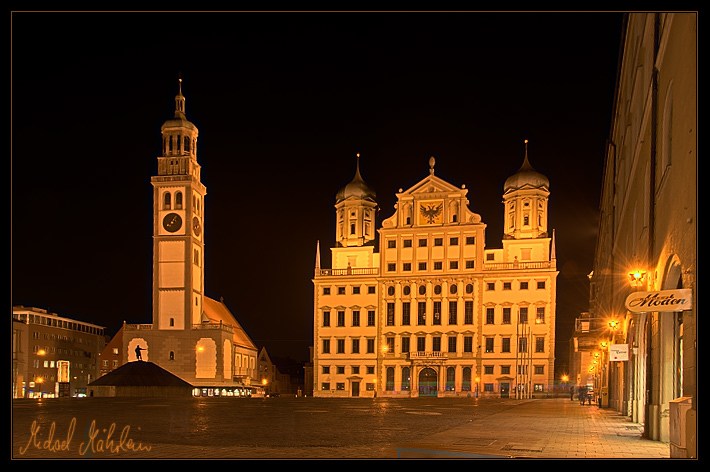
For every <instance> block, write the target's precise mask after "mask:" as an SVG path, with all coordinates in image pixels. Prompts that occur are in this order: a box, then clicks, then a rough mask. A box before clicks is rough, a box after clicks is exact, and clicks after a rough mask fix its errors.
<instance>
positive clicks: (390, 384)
mask: <svg viewBox="0 0 710 472" xmlns="http://www.w3.org/2000/svg"><path fill="white" fill-rule="evenodd" d="M385 390H388V391H390V392H391V391H393V390H394V367H387V381H386V383H385Z"/></svg>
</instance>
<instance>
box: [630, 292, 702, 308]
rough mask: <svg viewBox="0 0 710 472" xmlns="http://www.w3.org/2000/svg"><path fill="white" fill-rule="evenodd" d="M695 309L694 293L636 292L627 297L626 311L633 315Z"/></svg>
mask: <svg viewBox="0 0 710 472" xmlns="http://www.w3.org/2000/svg"><path fill="white" fill-rule="evenodd" d="M692 307H693V295H692V291H691V290H690V289H688V288H685V289H678V290H658V291H655V292H634V293H632V294H631V295H629V296H628V297H626V309H627V310H629V311H631V312H633V313H644V312H648V311H684V310H690V309H691V308H692Z"/></svg>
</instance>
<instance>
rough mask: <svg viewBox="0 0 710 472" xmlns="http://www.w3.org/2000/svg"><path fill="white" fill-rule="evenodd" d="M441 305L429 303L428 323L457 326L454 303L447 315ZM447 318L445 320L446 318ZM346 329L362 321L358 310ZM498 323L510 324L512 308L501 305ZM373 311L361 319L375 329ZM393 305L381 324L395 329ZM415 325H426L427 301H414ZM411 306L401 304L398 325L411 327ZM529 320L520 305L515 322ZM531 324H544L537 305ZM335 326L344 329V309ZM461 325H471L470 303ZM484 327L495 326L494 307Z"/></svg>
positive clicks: (326, 323) (327, 319)
mask: <svg viewBox="0 0 710 472" xmlns="http://www.w3.org/2000/svg"><path fill="white" fill-rule="evenodd" d="M441 307H442V304H441V302H440V301H433V302H432V308H433V314H432V316H431V324H432V325H433V326H437V325H441V324H442V322H443V321H442V320H443V319H448V324H449V325H458V320H459V310H458V300H449V303H448V308H449V310H448V313H446V314H443V313H442V311H441ZM447 315H448V317H447ZM350 316H351V319H350V326H361V323H362V322H363V321H362V320H361V315H360V310H351V312H350ZM500 316H501V318H500V324H503V325H509V324H512V307H509V306H505V307H502V309H501V312H500ZM375 318H376V316H375V310H368V311H367V317H366V319H365V326H375V322H376V320H375ZM395 318H396V315H395V304H394V303H393V302H388V303H387V317H386V319H385V324H386V325H387V326H395ZM415 320H416V324H417V325H418V326H426V325H427V322H428V316H427V302H417V313H416V318H415ZM412 321H413V320H412V303H411V302H401V318H400V326H411V325H412ZM529 322H530V320H529V307H525V306H521V307H518V319H517V323H519V324H528V323H529ZM534 322H535V324H544V323H545V307H544V306H538V307H535V321H534ZM335 323H336V324H335V326H338V327H344V326H346V313H345V310H338V311H337V312H336V318H335ZM463 324H465V325H472V324H473V301H471V300H466V301H464V310H463ZM484 324H487V325H493V324H496V310H495V307H486V315H485V318H484ZM322 326H323V327H330V326H331V313H330V311H328V310H326V311H324V312H323V317H322Z"/></svg>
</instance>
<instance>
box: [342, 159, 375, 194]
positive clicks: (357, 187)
mask: <svg viewBox="0 0 710 472" xmlns="http://www.w3.org/2000/svg"><path fill="white" fill-rule="evenodd" d="M351 197H355V198H358V199H366V200H372V201H373V202H374V201H375V199H376V197H377V194H376V193H375V191H374V190H373V189H371V188H370V187H369V186H368V185H367V184H366V183H365V181H364V180H363V179H362V176H361V175H360V154H358V155H357V162H356V164H355V177H353V180H352V181H351V182H350V183H349V184H347V185H346V186H345V187H343V188H341V189H340V190H338V193H336V194H335V203H339V202H341V201H343V200H347V199H348V198H351Z"/></svg>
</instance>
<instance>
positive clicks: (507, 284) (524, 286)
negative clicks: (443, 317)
mask: <svg viewBox="0 0 710 472" xmlns="http://www.w3.org/2000/svg"><path fill="white" fill-rule="evenodd" d="M471 262H473V261H471ZM405 264H406V263H405ZM424 264H426V263H424ZM485 284H486V290H487V291H489V292H492V291H495V290H496V284H497V282H485ZM531 287H535V288H536V289H537V290H545V288H546V287H547V282H546V281H545V280H535V281H533V282H530V281H529V280H521V281H518V289H519V290H530V289H531ZM348 288H350V293H351V294H353V295H359V294H361V293H362V287H361V286H359V285H352V286H347V287H346V286H337V287H336V292H335V293H337V294H338V295H346V294H347V293H348ZM501 288H502V289H503V290H504V291H508V290H512V289H513V282H511V281H503V282H502V286H501ZM331 289H332V287H323V295H332V290H331ZM366 290H367V293H368V294H374V293H376V289H375V286H374V285H368V286H367V288H366ZM433 290H434V294H435V295H440V294H441V293H442V291H443V289H442V287H441V285H439V284H437V285H434V287H433ZM458 290H459V287H458V284H456V283H453V284H451V285H449V293H450V294H452V295H455V294H456V293H458ZM464 290H465V291H466V293H473V284H466V286H465V287H464ZM417 291H418V292H419V295H426V293H427V286H426V285H419V287H418V289H417ZM411 293H412V287H411V286H409V285H404V286H403V287H402V294H403V295H411ZM394 294H395V288H394V286H393V285H389V286H388V287H387V295H389V296H394Z"/></svg>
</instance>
